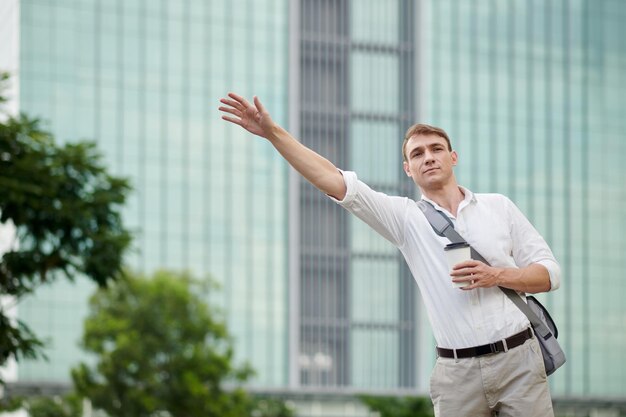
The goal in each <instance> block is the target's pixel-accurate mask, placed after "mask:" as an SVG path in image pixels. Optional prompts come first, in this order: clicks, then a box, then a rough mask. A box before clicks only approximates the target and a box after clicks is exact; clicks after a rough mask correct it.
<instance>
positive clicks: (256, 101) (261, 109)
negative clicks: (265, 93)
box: [254, 96, 267, 113]
mask: <svg viewBox="0 0 626 417" xmlns="http://www.w3.org/2000/svg"><path fill="white" fill-rule="evenodd" d="M254 105H255V106H256V108H257V110H258V111H259V112H261V113H267V112H266V111H265V106H263V104H261V100H259V98H258V97H257V96H254Z"/></svg>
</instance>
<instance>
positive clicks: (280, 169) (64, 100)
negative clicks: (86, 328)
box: [19, 0, 288, 386]
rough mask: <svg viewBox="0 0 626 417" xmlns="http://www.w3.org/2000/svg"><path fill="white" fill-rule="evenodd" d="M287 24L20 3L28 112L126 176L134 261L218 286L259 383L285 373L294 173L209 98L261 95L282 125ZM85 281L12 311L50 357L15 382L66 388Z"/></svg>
mask: <svg viewBox="0 0 626 417" xmlns="http://www.w3.org/2000/svg"><path fill="white" fill-rule="evenodd" d="M287 17H288V14H287V4H286V2H285V1H278V0H267V1H257V0H255V1H221V2H206V1H200V0H187V1H175V2H173V1H156V2H153V1H147V0H131V1H129V0H123V1H122V0H120V1H100V0H91V1H78V0H77V1H73V0H63V1H55V2H49V1H47V0H45V1H44V0H25V1H22V2H21V22H20V23H21V48H20V52H21V56H20V60H21V62H20V74H19V75H20V83H21V109H22V111H25V112H27V113H29V114H32V115H38V116H41V117H42V118H43V119H45V120H48V121H50V123H49V126H48V127H49V129H50V130H51V131H52V132H54V134H55V135H56V137H57V138H58V139H60V140H78V139H82V138H88V139H92V140H95V141H97V143H98V146H99V147H100V149H101V150H102V151H103V152H104V154H105V156H106V159H107V161H108V164H109V167H110V168H111V170H112V171H113V172H114V173H116V174H118V175H124V176H129V177H130V178H131V180H132V183H133V185H134V187H135V191H134V193H133V194H132V196H131V198H130V201H129V202H128V205H127V207H126V210H125V212H124V215H125V219H126V223H127V225H128V226H129V227H130V228H131V229H133V230H134V231H135V232H136V240H135V246H136V247H135V250H134V251H133V253H132V254H131V256H130V258H129V259H128V262H129V264H130V266H131V267H133V268H136V269H138V270H141V271H145V272H150V271H153V270H155V269H157V268H170V269H188V270H191V271H193V272H194V273H195V274H196V275H197V276H205V275H207V274H208V275H210V276H211V277H212V278H213V279H215V280H216V281H218V282H219V283H220V284H221V287H222V288H221V290H220V291H219V292H216V294H215V295H214V296H213V299H212V301H213V302H214V303H216V304H217V305H219V306H220V307H221V308H222V309H223V311H224V314H225V316H226V318H227V321H228V325H229V328H230V331H231V332H232V333H233V335H234V337H235V339H236V340H237V350H236V353H237V354H238V359H239V360H243V359H246V360H249V361H250V363H251V364H252V365H253V366H254V367H255V368H256V369H257V371H258V376H257V379H256V381H254V383H258V384H262V385H263V386H277V385H279V386H282V385H285V384H286V378H287V360H286V357H287V353H286V350H287V335H286V333H287V320H288V314H287V256H286V253H287V229H286V228H287V225H286V223H285V222H284V221H283V220H284V218H285V217H286V216H287V214H286V209H287V205H286V201H287V200H286V186H287V169H286V166H285V164H284V163H283V162H282V161H281V159H280V157H279V156H278V155H276V153H275V152H273V151H272V149H271V148H270V147H269V146H268V144H266V143H264V141H261V140H252V139H251V138H249V137H247V135H245V134H244V133H243V132H242V131H240V130H238V129H233V128H231V127H228V126H226V124H225V123H224V122H223V121H222V120H221V119H220V115H219V111H218V110H217V106H218V104H219V103H218V98H219V97H221V96H223V95H225V94H226V93H227V92H228V91H238V92H240V93H241V94H246V95H248V96H249V95H252V94H253V93H254V94H258V95H259V96H260V97H262V98H263V99H264V101H265V103H266V105H267V106H268V108H271V109H272V111H273V115H274V117H275V118H276V120H278V121H279V122H281V123H286V121H287V120H286V108H287V84H286V83H285V82H284V80H285V79H286V76H287V62H286V59H287V30H288V26H287V23H288V22H287ZM92 289H93V288H92V286H91V285H89V284H87V283H86V282H85V280H77V282H76V285H73V286H72V285H68V284H67V283H58V284H57V285H54V286H53V287H46V288H43V289H42V290H41V291H39V292H38V294H37V295H36V296H35V297H34V298H31V299H28V300H25V301H24V302H23V303H21V304H20V307H19V314H20V317H22V318H23V319H25V320H27V321H28V322H29V323H30V324H31V325H32V327H33V329H34V330H35V331H36V332H37V334H39V335H42V336H44V337H50V338H51V349H50V350H49V351H48V352H49V356H50V361H49V362H37V363H30V362H25V363H23V364H21V365H20V367H19V379H20V380H21V381H44V382H56V381H62V382H63V381H64V382H67V381H69V372H68V371H69V367H70V366H72V365H73V364H75V363H76V362H77V361H78V360H79V359H82V355H81V353H80V351H79V349H78V347H77V346H76V344H77V341H78V339H79V337H80V335H81V333H82V319H83V317H84V315H85V313H86V297H87V294H89V293H90V292H91V291H92Z"/></svg>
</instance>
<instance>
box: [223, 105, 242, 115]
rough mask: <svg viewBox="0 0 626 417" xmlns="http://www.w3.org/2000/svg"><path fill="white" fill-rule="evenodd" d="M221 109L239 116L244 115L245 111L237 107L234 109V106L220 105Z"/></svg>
mask: <svg viewBox="0 0 626 417" xmlns="http://www.w3.org/2000/svg"><path fill="white" fill-rule="evenodd" d="M219 110H221V111H223V112H225V113H230V114H232V115H235V116H237V117H239V118H240V117H241V116H243V113H241V112H240V111H239V110H237V109H233V108H232V107H220V108H219Z"/></svg>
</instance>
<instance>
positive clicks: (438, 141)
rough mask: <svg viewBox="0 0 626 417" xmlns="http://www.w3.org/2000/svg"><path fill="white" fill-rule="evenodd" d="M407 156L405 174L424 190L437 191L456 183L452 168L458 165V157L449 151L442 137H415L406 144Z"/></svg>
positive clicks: (404, 165)
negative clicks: (452, 182)
mask: <svg viewBox="0 0 626 417" xmlns="http://www.w3.org/2000/svg"><path fill="white" fill-rule="evenodd" d="M405 154H406V157H407V162H404V163H403V167H404V172H406V175H408V176H409V177H411V178H413V182H415V184H417V186H418V187H420V188H421V189H422V190H436V189H439V188H443V187H444V186H445V185H447V184H449V183H450V181H455V179H454V173H453V172H452V167H453V166H455V165H456V164H457V158H458V157H457V154H456V152H455V151H449V150H448V144H447V142H446V140H445V139H444V138H442V137H441V136H437V135H434V134H431V135H416V136H413V137H411V138H410V139H409V140H408V142H407V143H406V148H405Z"/></svg>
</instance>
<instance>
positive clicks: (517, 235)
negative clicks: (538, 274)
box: [507, 199, 561, 291]
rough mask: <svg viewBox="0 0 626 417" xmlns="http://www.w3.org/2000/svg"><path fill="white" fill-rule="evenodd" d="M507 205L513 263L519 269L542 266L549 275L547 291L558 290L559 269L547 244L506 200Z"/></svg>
mask: <svg viewBox="0 0 626 417" xmlns="http://www.w3.org/2000/svg"><path fill="white" fill-rule="evenodd" d="M507 203H508V207H507V209H508V211H509V219H510V222H511V223H510V226H511V237H512V239H513V258H514V259H515V263H516V264H517V265H518V266H519V267H526V266H528V265H530V264H540V265H543V266H544V267H545V268H546V269H547V270H548V274H549V275H550V290H549V291H554V290H556V289H558V288H559V287H560V286H561V267H560V266H559V263H558V262H557V260H556V258H555V257H554V254H553V253H552V250H550V247H549V246H548V243H547V242H546V241H545V239H544V238H543V237H542V236H541V234H539V232H538V231H537V229H535V227H534V226H533V225H532V224H531V223H530V221H528V219H527V218H526V216H524V214H523V213H522V212H521V211H520V209H519V208H517V206H516V205H515V204H514V203H513V202H512V201H511V200H509V199H507Z"/></svg>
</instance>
